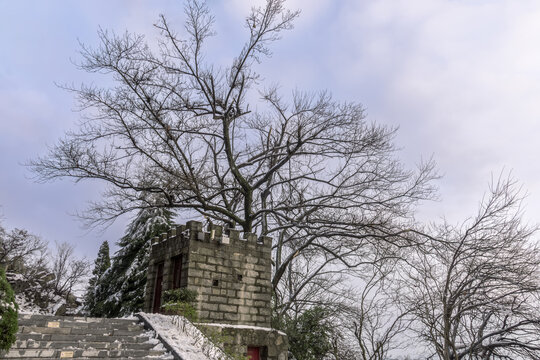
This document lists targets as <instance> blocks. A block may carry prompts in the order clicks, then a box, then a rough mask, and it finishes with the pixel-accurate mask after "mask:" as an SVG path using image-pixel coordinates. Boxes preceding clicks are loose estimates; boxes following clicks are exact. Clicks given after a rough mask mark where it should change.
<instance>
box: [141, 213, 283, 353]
mask: <svg viewBox="0 0 540 360" xmlns="http://www.w3.org/2000/svg"><path fill="white" fill-rule="evenodd" d="M271 245H272V241H271V238H269V237H260V238H258V237H257V236H256V235H255V234H251V233H243V234H242V233H240V232H239V231H237V230H228V231H227V233H224V231H223V229H222V227H221V226H216V225H211V224H210V225H208V227H207V228H206V229H203V225H202V223H200V222H196V221H190V222H188V223H187V224H186V225H180V226H175V227H174V228H173V229H171V230H170V231H169V232H167V233H164V234H162V235H161V237H156V238H154V239H153V241H152V248H151V253H150V264H149V267H148V277H147V284H146V298H145V311H146V312H159V310H160V306H161V298H162V294H163V292H164V291H166V290H169V289H175V288H180V287H187V288H188V289H190V290H194V291H196V292H197V294H198V297H197V310H198V314H199V319H200V321H201V323H199V324H198V325H200V326H204V327H207V328H212V331H217V332H219V333H221V334H222V335H224V336H225V337H226V338H229V339H231V340H230V342H229V343H226V345H227V346H231V347H234V348H235V350H236V351H237V352H239V353H243V354H244V355H248V354H249V356H250V357H251V358H252V359H268V360H284V359H286V358H287V338H286V336H285V334H283V333H281V332H278V331H276V330H274V329H271V297H272V286H271V282H270V278H271Z"/></svg>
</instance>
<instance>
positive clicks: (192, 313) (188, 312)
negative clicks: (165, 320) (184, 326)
mask: <svg viewBox="0 0 540 360" xmlns="http://www.w3.org/2000/svg"><path fill="white" fill-rule="evenodd" d="M161 310H162V311H163V313H164V314H167V315H181V316H183V317H185V318H186V319H188V320H189V321H191V322H197V321H198V319H199V315H198V314H197V310H196V309H195V307H194V306H193V305H191V304H188V303H185V302H177V303H174V302H169V303H165V304H163V305H161Z"/></svg>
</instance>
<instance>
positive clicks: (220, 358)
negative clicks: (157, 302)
mask: <svg viewBox="0 0 540 360" xmlns="http://www.w3.org/2000/svg"><path fill="white" fill-rule="evenodd" d="M139 315H140V316H141V317H142V318H143V319H144V320H145V321H147V322H148V323H149V324H150V325H151V326H152V328H153V329H154V330H155V331H156V332H157V333H158V334H159V335H160V336H161V337H162V339H163V340H164V341H165V342H167V343H168V344H169V345H170V346H171V347H172V348H173V349H174V351H176V352H177V353H178V354H179V355H180V356H181V357H182V358H183V359H186V360H228V359H229V356H227V355H226V354H225V353H224V352H223V351H222V350H221V349H220V348H218V347H217V346H215V345H214V344H213V343H212V342H211V341H210V340H209V339H208V338H207V337H206V336H205V335H204V334H203V333H202V332H201V331H200V330H199V329H197V328H196V327H195V325H193V324H192V323H191V322H189V321H188V320H187V319H186V318H184V317H182V316H177V315H174V316H173V315H162V314H147V313H139Z"/></svg>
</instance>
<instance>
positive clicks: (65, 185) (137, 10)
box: [0, 0, 540, 258]
mask: <svg viewBox="0 0 540 360" xmlns="http://www.w3.org/2000/svg"><path fill="white" fill-rule="evenodd" d="M261 3H262V1H246V0H225V1H217V0H214V1H209V5H210V7H211V9H212V11H213V13H214V15H215V18H216V24H215V28H216V31H217V36H216V37H215V38H213V39H212V41H210V43H209V48H208V49H207V50H208V56H207V57H208V58H209V59H213V60H214V61H215V62H216V63H217V64H228V63H229V62H230V61H231V60H232V58H233V57H234V56H235V55H236V54H237V52H238V51H239V50H240V49H241V47H242V45H243V43H244V40H245V39H246V36H247V33H246V31H245V29H244V28H243V19H244V17H245V16H246V15H247V14H248V12H249V9H250V7H251V6H252V5H253V4H261ZM286 4H287V7H289V8H291V9H300V10H301V12H302V13H301V16H300V18H299V19H297V21H296V22H295V28H294V29H293V30H292V31H289V32H286V33H284V34H283V39H281V40H280V41H279V42H277V43H275V44H274V45H273V46H272V52H273V53H272V56H271V57H270V58H266V59H263V62H262V63H261V64H260V65H258V66H257V68H256V69H257V71H259V72H260V73H261V74H262V76H263V79H264V81H265V82H266V83H268V84H269V85H270V84H276V83H277V84H280V86H281V91H282V92H283V93H284V94H286V95H287V94H290V92H291V91H292V90H294V89H300V90H306V91H318V90H323V89H327V90H329V91H331V92H332V94H333V95H334V97H335V98H337V99H339V100H343V101H354V102H359V103H361V104H363V106H364V107H365V108H366V111H367V115H368V120H370V121H374V122H377V123H380V124H385V125H389V126H395V127H398V128H399V130H398V132H397V135H396V139H395V143H396V146H397V147H399V149H400V150H399V151H398V152H397V154H396V156H397V157H398V158H399V159H401V160H402V161H403V163H404V164H405V165H406V166H408V167H413V166H414V165H415V164H417V163H418V162H420V161H421V159H426V158H430V157H433V159H434V160H435V162H436V163H437V169H438V171H439V173H440V174H441V175H442V176H441V178H440V179H439V180H438V181H436V182H435V185H436V186H437V187H438V188H439V200H438V201H435V202H429V203H426V204H423V205H422V206H421V207H420V209H419V213H418V218H419V219H421V220H422V221H437V220H438V219H440V218H441V217H443V216H444V217H445V218H447V219H448V220H449V221H451V222H459V221H462V220H463V219H465V218H467V217H469V216H471V215H474V213H475V211H476V208H477V206H478V203H479V201H480V199H481V197H482V195H483V193H484V192H485V191H486V189H487V185H488V183H489V181H490V179H491V177H492V176H498V174H499V173H500V172H501V171H506V172H511V173H512V176H513V177H514V178H515V179H517V180H518V181H519V182H520V183H521V184H522V186H523V189H525V190H526V192H527V194H528V196H527V198H526V201H525V204H524V206H525V217H526V219H527V220H528V221H529V222H531V223H535V222H539V221H540V161H538V159H537V156H538V155H539V154H540V140H539V139H538V137H539V135H540V41H538V36H539V35H540V2H538V1H535V0H534V1H533V0H531V1H527V0H523V1H512V0H508V1H504V0H489V1H487V0H486V1H482V0H477V1H466V0H463V1H462V0H414V1H411V0H369V1H368V0H365V1H364V0H341V1H335V0H290V1H288V2H287V3H286ZM159 14H165V15H166V17H167V18H168V19H169V21H170V22H171V23H172V24H175V26H176V27H177V28H178V29H180V30H181V29H182V26H183V24H182V19H183V2H182V1H181V0H177V1H173V0H156V1H142V0H130V1H128V0H117V1H114V2H111V1H104V0H93V1H84V2H83V1H59V0H48V1H30V0H21V1H8V0H0V219H2V220H1V221H2V224H3V225H4V227H6V228H8V229H12V228H15V227H19V228H25V229H28V230H30V231H31V232H33V233H35V234H38V235H40V236H41V237H43V238H44V239H45V240H47V241H49V242H50V243H54V242H55V241H57V242H64V241H66V242H69V243H71V244H73V245H75V246H76V251H77V253H78V254H80V255H84V256H87V257H88V258H94V257H95V256H96V253H97V249H98V247H99V245H100V244H101V242H102V241H104V240H108V241H109V242H110V243H114V242H116V241H117V240H118V239H119V238H120V237H121V236H122V234H123V232H124V229H125V226H126V223H127V222H128V221H129V218H128V217H124V218H121V219H120V220H119V221H117V222H116V223H115V224H113V225H112V226H111V227H109V228H108V229H105V230H103V229H101V230H96V229H94V230H91V229H90V230H89V229H85V228H83V227H82V224H81V222H80V221H79V220H78V219H77V218H76V217H74V216H73V214H74V213H76V212H80V211H83V210H84V209H85V208H86V206H87V203H88V202H89V201H92V200H97V199H99V196H100V192H101V191H102V190H103V184H101V183H99V182H79V183H74V182H73V181H72V180H69V179H65V180H58V181H54V182H51V183H38V182H36V181H35V180H34V179H32V177H33V174H32V173H31V172H30V171H29V170H28V168H27V167H25V166H24V165H23V164H24V163H25V162H27V161H28V160H30V159H32V158H35V157H37V156H39V155H42V154H44V153H46V150H47V146H51V145H53V144H54V143H55V142H56V141H57V140H58V139H59V138H61V137H62V135H63V134H64V132H65V131H67V130H69V129H70V128H73V127H74V126H75V124H76V120H77V119H78V118H79V117H80V113H78V112H76V111H74V109H75V108H76V105H77V104H76V102H75V99H74V98H73V96H72V94H70V93H68V92H66V91H65V90H62V89H61V88H60V87H59V86H58V84H75V85H77V84H80V83H83V82H84V83H92V82H93V81H96V80H98V79H97V78H96V76H97V75H96V74H86V73H84V72H82V71H80V70H78V69H77V68H76V66H75V65H74V64H75V63H77V61H78V60H80V55H79V52H78V51H79V50H80V44H81V43H84V44H88V45H90V46H92V45H97V30H98V29H99V28H100V27H101V28H103V29H109V30H114V31H117V32H124V31H126V30H127V31H130V32H135V33H141V34H144V35H145V36H146V38H147V40H148V42H149V43H150V44H152V43H155V40H156V38H157V35H158V33H157V31H156V30H155V29H154V27H153V24H154V23H155V22H156V20H157V18H158V15H159Z"/></svg>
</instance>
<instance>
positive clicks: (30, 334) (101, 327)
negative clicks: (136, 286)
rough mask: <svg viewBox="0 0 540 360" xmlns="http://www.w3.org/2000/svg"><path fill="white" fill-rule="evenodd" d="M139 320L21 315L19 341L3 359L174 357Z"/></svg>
mask: <svg viewBox="0 0 540 360" xmlns="http://www.w3.org/2000/svg"><path fill="white" fill-rule="evenodd" d="M155 337H156V335H155V333H154V332H153V331H146V330H144V326H143V324H142V323H139V322H138V319H101V318H86V317H72V316H66V317H61V316H52V315H32V314H21V315H19V331H18V333H17V341H16V342H15V344H13V346H12V348H11V349H10V350H9V351H8V352H3V353H0V358H2V359H26V360H29V359H34V358H35V359H43V358H67V359H69V358H74V359H80V360H83V359H116V360H119V359H126V358H129V359H148V358H151V359H173V356H172V355H171V354H170V353H168V352H167V351H166V349H165V348H164V347H163V345H162V344H161V343H160V342H159V341H158V340H157V339H156V338H155Z"/></svg>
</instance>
